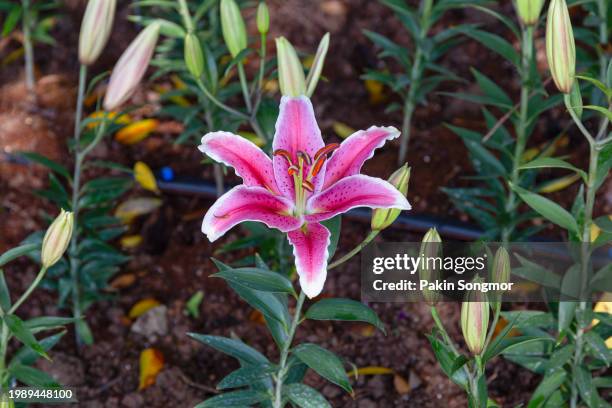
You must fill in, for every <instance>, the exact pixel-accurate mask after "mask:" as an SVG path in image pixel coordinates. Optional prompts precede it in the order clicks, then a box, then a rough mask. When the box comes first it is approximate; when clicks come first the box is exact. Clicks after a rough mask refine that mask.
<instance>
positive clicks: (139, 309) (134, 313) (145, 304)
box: [128, 298, 161, 319]
mask: <svg viewBox="0 0 612 408" xmlns="http://www.w3.org/2000/svg"><path fill="white" fill-rule="evenodd" d="M159 305H161V303H159V302H158V301H157V300H155V299H153V298H146V299H142V300H139V301H138V302H136V304H134V306H132V308H131V309H130V312H129V313H128V316H129V318H130V319H136V318H137V317H138V316H140V315H143V314H145V313H146V312H148V311H149V310H151V309H153V308H154V307H157V306H159Z"/></svg>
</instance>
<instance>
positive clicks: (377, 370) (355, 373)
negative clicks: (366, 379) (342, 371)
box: [346, 366, 395, 378]
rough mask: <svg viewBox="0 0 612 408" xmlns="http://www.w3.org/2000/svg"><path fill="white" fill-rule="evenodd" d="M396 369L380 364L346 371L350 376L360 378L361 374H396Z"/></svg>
mask: <svg viewBox="0 0 612 408" xmlns="http://www.w3.org/2000/svg"><path fill="white" fill-rule="evenodd" d="M394 373H395V371H394V370H393V369H392V368H387V367H379V366H367V367H360V368H356V369H355V370H351V371H349V372H348V373H346V375H347V376H349V377H355V378H358V377H359V376H360V375H382V374H394Z"/></svg>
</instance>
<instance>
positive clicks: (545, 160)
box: [520, 157, 587, 182]
mask: <svg viewBox="0 0 612 408" xmlns="http://www.w3.org/2000/svg"><path fill="white" fill-rule="evenodd" d="M553 167H554V168H561V169H567V170H571V171H575V172H576V173H578V174H579V175H580V177H582V179H583V180H584V181H585V182H586V181H587V174H586V173H585V171H584V170H581V169H579V168H577V167H575V166H573V165H572V164H570V163H568V162H566V161H565V160H561V159H557V158H555V157H540V158H537V159H535V160H533V161H530V162H529V163H525V164H523V165H522V166H521V167H520V169H521V170H527V169H540V168H553Z"/></svg>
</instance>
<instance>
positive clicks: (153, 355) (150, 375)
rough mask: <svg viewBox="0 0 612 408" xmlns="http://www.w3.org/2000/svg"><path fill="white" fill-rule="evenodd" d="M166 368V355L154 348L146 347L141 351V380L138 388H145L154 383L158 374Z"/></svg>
mask: <svg viewBox="0 0 612 408" xmlns="http://www.w3.org/2000/svg"><path fill="white" fill-rule="evenodd" d="M162 368H164V355H163V354H162V353H161V351H159V350H157V349H154V348H147V349H144V350H143V351H142V352H141V353H140V382H139V384H138V389H139V390H143V389H145V388H147V387H149V386H151V385H153V384H155V379H156V377H157V374H159V372H160V371H161V370H162Z"/></svg>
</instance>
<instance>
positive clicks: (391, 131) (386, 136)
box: [323, 126, 400, 189]
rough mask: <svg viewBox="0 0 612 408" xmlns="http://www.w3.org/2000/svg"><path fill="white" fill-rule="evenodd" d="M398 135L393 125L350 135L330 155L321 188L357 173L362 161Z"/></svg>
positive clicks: (374, 127) (373, 127) (372, 128)
mask: <svg viewBox="0 0 612 408" xmlns="http://www.w3.org/2000/svg"><path fill="white" fill-rule="evenodd" d="M399 135H400V132H399V130H397V129H396V128H394V127H376V126H372V127H371V128H369V129H367V130H360V131H357V132H355V133H353V134H352V135H350V136H349V137H348V138H346V140H344V141H343V142H342V144H341V145H340V147H339V148H338V150H336V151H335V152H334V154H333V155H332V157H330V159H329V162H328V163H327V171H326V173H325V182H324V183H323V189H326V188H328V187H329V186H331V185H332V184H334V183H335V182H336V181H338V180H340V179H341V178H344V177H348V176H352V175H355V174H359V172H360V171H361V166H363V163H364V162H365V161H366V160H368V159H370V158H372V156H373V155H374V150H376V149H378V148H380V147H382V146H383V145H384V144H385V142H386V141H387V140H392V139H395V138H397V137H398V136H399Z"/></svg>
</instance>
